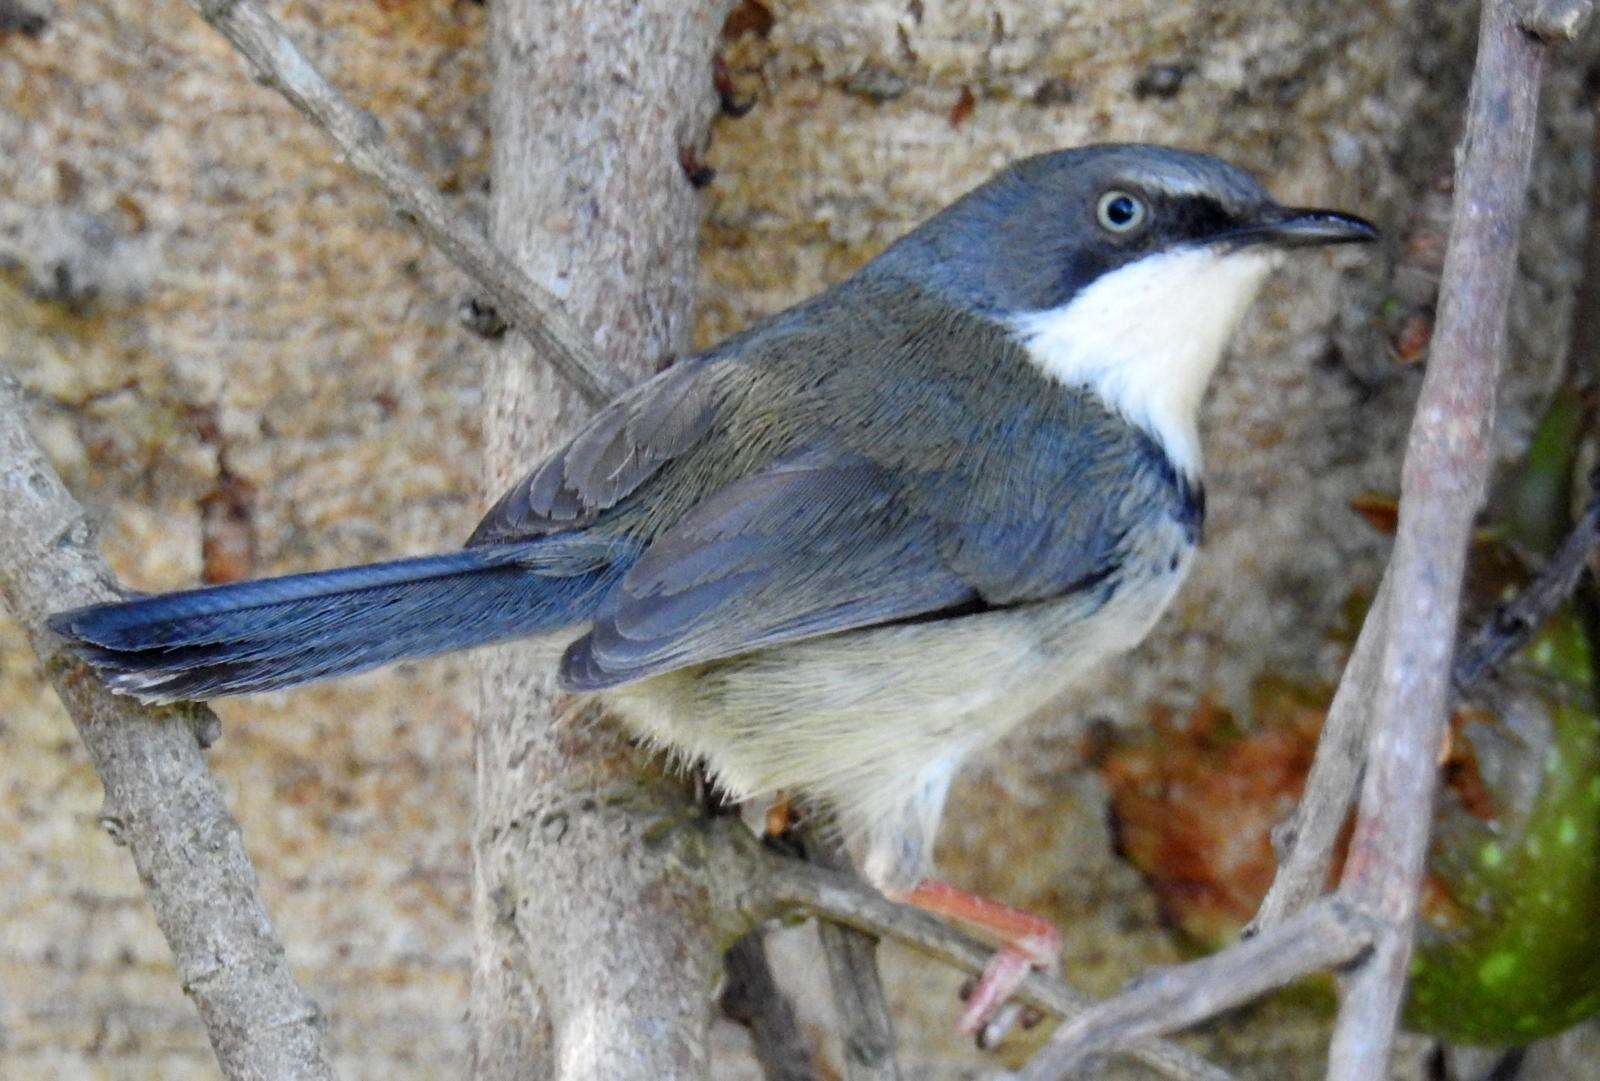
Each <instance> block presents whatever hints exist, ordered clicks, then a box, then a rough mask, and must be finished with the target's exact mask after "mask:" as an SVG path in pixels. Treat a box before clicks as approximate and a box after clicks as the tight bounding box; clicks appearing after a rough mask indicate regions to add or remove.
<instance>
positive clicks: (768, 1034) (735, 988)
mask: <svg viewBox="0 0 1600 1081" xmlns="http://www.w3.org/2000/svg"><path fill="white" fill-rule="evenodd" d="M723 967H724V968H725V969H726V970H727V974H728V982H727V983H726V984H725V985H724V986H723V988H722V1001H721V1005H722V1014H723V1016H724V1017H726V1018H728V1019H729V1020H730V1021H735V1022H737V1023H739V1024H741V1025H743V1026H744V1027H745V1028H747V1029H749V1030H750V1043H751V1045H752V1047H753V1048H754V1051H755V1059H756V1064H757V1065H758V1066H760V1067H761V1074H762V1076H763V1077H765V1078H766V1081H816V1078H817V1073H816V1070H815V1069H813V1067H812V1062H811V1058H812V1050H811V1044H810V1043H809V1042H808V1041H807V1040H806V1038H805V1035H804V1034H803V1033H802V1032H801V1031H800V1023H799V1021H798V1020H796V1018H795V1015H794V1005H793V1004H792V1003H791V1002H790V1001H789V998H788V996H787V995H785V994H784V993H783V989H782V988H780V987H779V986H778V984H777V981H776V980H774V979H773V978H772V966H771V965H770V964H768V962H767V949H766V936H765V934H764V933H763V931H762V929H761V928H759V927H758V928H756V929H755V930H754V931H751V932H750V933H749V934H747V935H745V936H744V937H743V938H741V939H740V940H739V941H737V942H735V943H734V944H733V948H732V949H730V950H729V951H728V955H727V957H725V958H724V959H723Z"/></svg>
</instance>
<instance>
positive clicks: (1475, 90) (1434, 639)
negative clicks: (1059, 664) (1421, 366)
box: [1328, 0, 1547, 1081]
mask: <svg viewBox="0 0 1600 1081" xmlns="http://www.w3.org/2000/svg"><path fill="white" fill-rule="evenodd" d="M1546 51H1547V50H1546V49H1545V47H1544V46H1542V45H1541V44H1539V42H1538V41H1537V40H1536V39H1534V38H1533V37H1531V36H1529V35H1528V34H1526V33H1524V32H1523V30H1522V29H1521V28H1520V27H1519V26H1518V25H1517V24H1516V21H1515V13H1514V11H1513V5H1512V3H1511V2H1510V0H1486V2H1485V3H1484V5H1483V13H1482V16H1481V22H1480V32H1479V39H1478V56H1477V61H1476V64H1475V66H1474V70H1473V78H1472V89H1471V92H1470V96H1469V99H1468V104H1467V120H1466V136H1465V140H1464V145H1463V148H1462V154H1461V158H1460V162H1461V164H1460V167H1459V170H1458V173H1457V178H1456V185H1455V192H1456V196H1455V207H1454V211H1453V214H1452V220H1451V226H1450V242H1449V248H1448V251H1447V254H1446V256H1445V265H1444V271H1443V274H1442V276H1441V280H1440V289H1439V320H1438V328H1437V331H1436V332H1435V335H1434V342H1433V348H1432V350H1431V351H1430V359H1429V362H1428V370H1427V374H1426V376H1425V377H1424V379H1423V384H1422V391H1421V395H1420V398H1419V400H1418V403H1417V412H1416V418H1415V420H1414V421H1413V423H1412V427H1411V435H1410V441H1409V444H1408V446H1407V449H1406V460H1405V465H1404V468H1403V471H1402V475H1401V499H1400V524H1399V530H1398V532H1397V534H1396V537H1395V549H1394V556H1393V558H1392V560H1391V564H1390V566H1391V574H1392V583H1393V585H1392V588H1393V596H1392V597H1391V599H1390V606H1389V611H1390V618H1391V628H1390V633H1389V634H1388V637H1387V641H1386V642H1385V645H1384V650H1383V660H1382V663H1381V674H1380V677H1379V684H1378V689H1377V694H1376V695H1375V696H1374V699H1373V708H1372V740H1371V743H1370V746H1369V749H1368V755H1367V771H1366V777H1365V780H1364V782H1363V785H1362V794H1361V804H1360V808H1359V811H1358V815H1357V819H1356V827H1355V832H1354V834H1353V835H1352V838H1351V842H1350V854H1349V856H1348V858H1347V859H1346V861H1345V870H1344V876H1343V881H1342V882H1341V885H1340V894H1341V896H1343V897H1345V898H1346V899H1347V900H1349V901H1350V902H1351V903H1352V904H1354V905H1356V906H1357V907H1359V908H1360V909H1362V910H1363V911H1367V912H1370V913H1372V914H1374V915H1375V916H1377V917H1378V918H1380V919H1381V920H1382V921H1383V923H1384V925H1385V927H1384V930H1383V932H1382V933H1381V934H1380V935H1379V936H1378V939H1377V941H1376V943H1375V945H1374V947H1373V951H1372V955H1371V956H1370V957H1369V958H1367V960H1366V961H1365V962H1364V963H1362V964H1361V965H1360V966H1359V967H1358V968H1357V969H1356V971H1355V972H1354V973H1353V974H1352V975H1351V977H1350V979H1349V980H1348V981H1347V982H1346V984H1345V987H1344V997H1343V1003H1342V1005H1341V1008H1340V1011H1339V1018H1338V1021H1337V1022H1336V1023H1335V1025H1334V1033H1333V1043H1332V1047H1331V1049H1330V1052H1329V1060H1328V1061H1329V1066H1328V1077H1329V1079H1330V1081H1364V1079H1368V1078H1373V1077H1380V1076H1382V1075H1383V1073H1384V1071H1385V1069H1386V1067H1387V1062H1388V1058H1389V1048H1390V1045H1391V1044H1392V1042H1393V1038H1394V1030H1395V1023H1396V1020H1397V1018H1398V1015H1399V1010H1400V999H1401V995H1402V993H1403V991H1404V988H1405V982H1406V971H1407V967H1408V965H1409V962H1410V957H1411V945H1412V936H1413V933H1414V930H1415V922H1416V912H1417V903H1418V902H1417V897H1418V888H1419V882H1420V880H1421V877H1422V871H1423V865H1424V861H1425V858H1426V855H1427V846H1428V834H1429V828H1430V825H1431V822H1432V818H1433V799H1434V792H1435V789H1436V787H1437V783H1438V770H1437V768H1436V761H1435V760H1436V756H1437V752H1438V748H1439V745H1440V742H1441V740H1442V739H1443V736H1444V730H1445V720H1446V714H1447V712H1448V707H1449V705H1450V694H1451V659H1452V654H1453V652H1454V647H1455V639H1456V633H1457V626H1458V623H1459V618H1460V614H1459V613H1460V603H1461V583H1462V577H1463V572H1464V568H1465V561H1466V552H1467V544H1468V541H1469V539H1470V536H1471V531H1472V525H1473V519H1474V517H1475V515H1476V513H1477V510H1478V507H1479V505H1480V504H1481V502H1482V499H1483V492H1484V488H1485V485H1486V483H1487V480H1488V472H1489V447H1488V443H1489V439H1490V436H1491V434H1492V430H1493V422H1494V398H1495V388H1496V384H1497V382H1498V377H1499V363H1500V355H1501V352H1502V349H1503V346H1504V343H1505V334H1506V306H1507V302H1508V300H1509V297H1510V293H1511V285H1512V282H1513V280H1514V279H1515V276H1516V271H1517V242H1518V235H1519V233H1520V230H1521V223H1522V217H1523V212H1524V209H1525V205H1526V194H1527V188H1528V177H1529V173H1530V168H1531V164H1532V160H1533V143H1534V138H1535V135H1536V133H1537V114H1538V100H1539V79H1540V74H1541V71H1542V68H1543V63H1544V57H1545V53H1546Z"/></svg>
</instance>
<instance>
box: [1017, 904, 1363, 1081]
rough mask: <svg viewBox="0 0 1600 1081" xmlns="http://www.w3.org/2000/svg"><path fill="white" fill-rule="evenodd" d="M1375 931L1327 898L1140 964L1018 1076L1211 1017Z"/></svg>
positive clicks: (1338, 957)
mask: <svg viewBox="0 0 1600 1081" xmlns="http://www.w3.org/2000/svg"><path fill="white" fill-rule="evenodd" d="M1375 931H1376V928H1375V927H1374V926H1373V923H1372V921H1371V920H1368V919H1367V918H1365V917H1363V916H1362V915H1360V914H1359V913H1357V912H1356V911H1355V910H1354V909H1352V908H1350V907H1349V906H1347V905H1345V904H1344V903H1343V902H1341V901H1339V900H1338V899H1336V898H1328V899H1325V900H1322V901H1318V902H1316V903H1314V904H1312V905H1311V907H1309V908H1307V909H1304V910H1303V911H1301V912H1299V913H1297V914H1296V915H1294V916H1292V917H1290V918H1289V919H1288V920H1286V921H1285V922H1283V923H1281V924H1279V925H1278V926H1276V927H1274V928H1273V929H1272V930H1270V931H1267V932H1265V933H1263V934H1260V935H1257V936H1256V937H1255V938H1252V939H1249V940H1247V941H1246V942H1244V943H1242V944H1241V945H1239V946H1237V947H1235V948H1233V949H1229V950H1224V951H1222V952H1221V953H1217V954H1213V955H1212V956H1210V957H1206V958H1202V959H1201V960H1198V961H1191V962H1189V963H1188V964H1184V965H1173V966H1171V967H1169V968H1164V969H1157V970H1155V971H1152V972H1146V973H1144V974H1143V975H1141V976H1139V977H1138V978H1137V979H1136V980H1134V981H1133V983H1132V984H1131V985H1130V986H1129V987H1128V988H1127V989H1126V990H1124V991H1122V992H1121V993H1119V994H1117V995H1116V996H1114V997H1112V998H1109V999H1106V1000H1105V1001H1104V1002H1101V1003H1098V1004H1096V1005H1095V1006H1093V1007H1091V1008H1089V1009H1087V1010H1085V1011H1083V1012H1082V1013H1080V1014H1079V1015H1078V1016H1077V1017H1075V1018H1073V1019H1072V1020H1070V1021H1068V1022H1067V1023H1066V1024H1064V1025H1062V1026H1061V1027H1060V1028H1059V1029H1057V1030H1056V1032H1055V1034H1054V1035H1053V1036H1051V1038H1050V1042H1049V1043H1048V1044H1046V1045H1045V1047H1044V1049H1043V1050H1042V1051H1040V1052H1039V1054H1038V1055H1036V1056H1035V1057H1034V1059H1033V1061H1032V1062H1030V1063H1029V1064H1028V1068H1027V1069H1026V1070H1024V1071H1023V1073H1022V1079H1023V1081H1055V1079H1056V1078H1063V1077H1070V1076H1072V1074H1073V1073H1074V1072H1075V1071H1077V1070H1079V1069H1081V1068H1082V1067H1083V1066H1084V1064H1085V1062H1086V1061H1087V1060H1088V1059H1090V1058H1091V1057H1093V1056H1096V1055H1099V1054H1104V1053H1105V1052H1106V1051H1109V1050H1111V1049H1113V1048H1116V1047H1118V1046H1123V1045H1126V1044H1127V1043H1129V1042H1130V1041H1134V1040H1141V1039H1149V1038H1151V1037H1154V1036H1160V1035H1163V1034H1166V1033H1169V1032H1176V1031H1178V1030H1180V1029H1182V1028H1185V1027H1187V1026H1189V1025H1192V1024H1194V1023H1195V1022H1197V1021H1202V1020H1204V1019H1206V1018H1208V1017H1215V1016H1216V1015H1217V1014H1219V1013H1221V1012H1222V1011H1224V1010H1227V1009H1231V1008H1232V1007H1234V1006H1237V1005H1239V1004H1240V1003H1243V1002H1248V1001H1249V1000H1251V999H1253V998H1255V997H1256V996H1258V995H1262V994H1265V993H1266V992H1268V991H1272V990H1276V989H1277V988H1279V987H1282V986H1284V985H1285V984H1288V983H1292V982H1293V981H1295V980H1297V979H1299V978H1300V977H1302V976H1304V975H1305V974H1306V973H1308V972H1316V971H1318V970H1321V969H1326V968H1334V967H1337V966H1339V965H1343V964H1347V963H1349V962H1350V961H1352V960H1354V959H1355V958H1356V957H1358V956H1360V955H1361V953H1362V952H1363V951H1364V950H1366V949H1367V947H1368V946H1369V945H1370V944H1371V942H1372V939H1373V935H1374V933H1375Z"/></svg>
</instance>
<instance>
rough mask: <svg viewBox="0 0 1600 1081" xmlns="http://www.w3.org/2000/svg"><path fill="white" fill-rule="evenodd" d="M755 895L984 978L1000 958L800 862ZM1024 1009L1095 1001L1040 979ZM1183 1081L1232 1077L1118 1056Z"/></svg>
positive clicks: (1185, 1062)
mask: <svg viewBox="0 0 1600 1081" xmlns="http://www.w3.org/2000/svg"><path fill="white" fill-rule="evenodd" d="M771 863H772V865H771V867H770V868H769V869H768V871H767V873H766V874H764V875H763V876H761V881H760V883H759V885H758V886H756V887H755V888H756V889H757V890H758V891H759V894H760V895H759V896H757V897H755V898H753V899H752V902H751V907H752V910H753V911H755V912H756V913H758V914H760V915H771V914H774V913H780V912H784V911H791V910H796V909H798V910H800V911H803V912H807V913H809V914H811V915H814V916H817V917H819V918H820V919H824V920H831V921H833V922H835V923H841V924H845V925H846V926H849V927H854V928H856V929H857V930H859V931H864V932H866V933H867V934H870V935H875V936H877V937H879V938H892V939H894V940H896V941H897V942H902V943H904V944H906V945H908V946H910V947H912V948H913V949H915V950H917V951H919V952H921V953H924V954H927V955H928V956H929V957H933V958H935V959H937V960H940V961H943V962H945V963H946V964H949V965H954V966H955V967H957V968H959V969H961V970H963V971H965V972H972V973H977V972H982V971H983V968H984V966H985V965H986V964H988V962H989V958H990V957H991V956H992V955H993V953H994V951H993V949H992V948H991V947H989V946H986V945H984V944H983V943H981V942H979V941H977V940H976V939H974V938H969V937H968V936H967V935H964V934H962V933H961V932H960V931H958V930H956V929H955V928H953V927H951V926H949V925H948V924H946V923H944V922H943V921H941V920H939V919H936V918H935V917H933V916H930V915H928V914H927V913H926V912H922V911H920V910H918V909H915V908H909V907H907V906H905V905H898V904H895V903H894V902H893V901H890V900H889V899H887V898H886V897H884V896H883V895H882V894H880V893H878V892H877V891H876V890H873V889H871V888H870V887H868V886H865V885H863V884H862V883H861V882H860V881H859V880H858V879H856V878H855V877H854V876H853V875H848V874H844V873H842V872H838V871H831V870H827V869H825V868H820V867H816V866H813V865H809V864H802V863H800V862H798V861H796V860H788V859H779V858H778V857H773V858H772V861H771ZM1016 998H1017V1000H1018V1001H1020V1002H1023V1003H1026V1004H1028V1005H1032V1006H1036V1007H1038V1008H1039V1009H1041V1010H1044V1011H1045V1012H1046V1013H1049V1014H1051V1015H1053V1016H1055V1017H1061V1018H1070V1017H1076V1016H1078V1015H1079V1014H1081V1013H1082V1012H1083V1011H1085V1010H1086V1009H1089V1008H1090V1007H1091V1006H1093V1005H1094V1000H1093V999H1091V998H1089V997H1088V996H1087V995H1084V994H1082V993H1080V992H1078V991H1074V990H1073V989H1072V988H1070V987H1068V986H1067V985H1066V984H1065V983H1063V982H1062V981H1061V980H1059V979H1056V978H1055V977H1053V976H1049V975H1046V974H1045V973H1042V972H1034V973H1032V974H1030V975H1029V976H1028V978H1027V979H1026V980H1024V981H1023V983H1022V986H1021V988H1020V989H1019V990H1018V992H1017V995H1016ZM1112 1050H1114V1051H1115V1052H1116V1053H1118V1054H1126V1055H1128V1056H1130V1057H1132V1058H1134V1059H1137V1060H1138V1061H1140V1062H1142V1063H1144V1064H1145V1065H1146V1066H1149V1067H1150V1068H1151V1069H1154V1070H1156V1071H1158V1072H1160V1073H1161V1074H1162V1075H1164V1076H1166V1077H1170V1078H1176V1079H1179V1081H1227V1078H1228V1077H1229V1074H1228V1073H1227V1072H1226V1071H1224V1070H1221V1069H1218V1068H1217V1067H1215V1066H1213V1065H1211V1064H1210V1063H1209V1062H1207V1061H1206V1060H1205V1059H1203V1058H1201V1057H1200V1056H1198V1055H1196V1054H1194V1053H1193V1052H1191V1051H1186V1050H1184V1049H1183V1048H1181V1047H1178V1046H1176V1045H1174V1044H1170V1043H1166V1042H1164V1041H1160V1040H1148V1039H1141V1040H1133V1041H1129V1042H1127V1043H1126V1044H1124V1045H1120V1046H1118V1047H1116V1048H1114V1049H1112Z"/></svg>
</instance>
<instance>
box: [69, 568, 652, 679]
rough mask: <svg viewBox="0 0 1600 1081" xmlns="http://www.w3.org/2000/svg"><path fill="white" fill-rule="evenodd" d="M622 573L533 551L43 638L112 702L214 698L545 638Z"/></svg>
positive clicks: (286, 586) (335, 577) (309, 577)
mask: <svg viewBox="0 0 1600 1081" xmlns="http://www.w3.org/2000/svg"><path fill="white" fill-rule="evenodd" d="M623 569H624V568H623V567H621V566H619V565H618V564H617V563H614V562H612V561H610V560H608V559H606V558H604V557H603V555H602V554H601V553H597V552H589V553H583V552H578V553H573V552H571V551H558V552H556V553H555V554H554V556H553V557H552V555H551V553H549V552H548V550H547V548H546V547H545V546H542V545H541V543H540V542H537V541H536V542H532V543H530V544H510V545H498V546H494V547H484V548H468V549H465V550H464V551H460V552H452V553H449V554H447V555H436V556H424V557H421V558H419V559H402V560H398V561H396V562H393V563H374V564H370V565H367V566H361V567H345V568H342V569H339V570H331V571H319V572H315V573H312V574H296V575H290V576H288V577H285V578H266V579H261V580H259V581H254V582H239V583H236V584H233V585H223V586H212V587H210V588H207V589H195V590H188V591H185V592H181V593H166V594H162V595H160V596H154V597H145V598H141V599H139V600H131V601H126V602H123V603H117V604H97V605H93V606H91V607H88V608H78V609H75V610H73V611H70V612H63V613H61V614H60V615H57V616H54V617H52V619H51V621H50V627H51V629H52V630H54V631H55V632H56V633H57V634H59V635H61V636H63V637H64V638H66V639H67V640H68V641H69V642H70V643H71V644H72V647H73V649H74V650H75V651H76V652H77V653H78V654H79V655H80V656H82V657H83V658H84V660H86V661H88V663H89V664H90V665H91V666H92V667H93V668H95V670H96V671H98V672H99V673H100V675H101V677H102V678H103V679H105V680H106V682H107V683H109V684H110V685H111V686H112V687H113V688H114V689H116V690H118V691H121V692H122V693H125V694H131V695H133V696H135V697H137V698H140V699H142V700H144V701H146V702H176V701H181V700H186V699H206V698H220V697H222V696H224V695H231V694H247V693H249V692H252V691H264V690H271V689H274V688H278V687H288V686H292V685H294V684H297V683H307V682H310V681H312V680H317V679H327V678H329V677H332V676H340V675H345V674H346V673H350V672H358V671H362V670H364V669H368V668H375V667H377V666H378V665H382V664H388V663H389V662H391V661H397V660H401V659H404V658H410V657H426V656H431V655H433V654H437V653H445V652H449V651H451V650H457V649H466V648H468V647H471V646H477V645H484V644H487V643H490V642H497V641H503V640H505V639H509V638H519V637H524V636H527V635H534V634H540V633H543V632H545V631H550V630H555V629H557V628H559V627H562V626H565V625H567V624H570V623H574V622H577V621H579V620H581V619H584V618H585V617H587V616H588V615H589V614H590V613H591V612H592V611H593V610H594V607H595V606H596V605H597V604H598V603H599V601H600V598H601V597H602V596H604V594H605V592H606V590H608V589H609V588H610V586H611V583H613V582H614V581H615V580H616V578H617V577H618V576H619V575H620V573H621V571H622V570H623Z"/></svg>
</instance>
